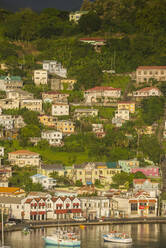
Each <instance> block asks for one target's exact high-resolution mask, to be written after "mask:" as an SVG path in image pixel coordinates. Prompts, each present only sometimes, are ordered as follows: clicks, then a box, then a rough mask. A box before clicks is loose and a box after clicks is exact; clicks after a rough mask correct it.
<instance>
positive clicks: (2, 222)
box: [1, 208, 4, 247]
mask: <svg viewBox="0 0 166 248" xmlns="http://www.w3.org/2000/svg"><path fill="white" fill-rule="evenodd" d="M1 219H2V247H3V246H4V228H3V208H2V209H1Z"/></svg>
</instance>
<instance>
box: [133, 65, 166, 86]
mask: <svg viewBox="0 0 166 248" xmlns="http://www.w3.org/2000/svg"><path fill="white" fill-rule="evenodd" d="M152 79H155V80H157V81H166V66H139V67H138V68H137V69H136V82H137V83H144V82H149V81H150V80H152Z"/></svg>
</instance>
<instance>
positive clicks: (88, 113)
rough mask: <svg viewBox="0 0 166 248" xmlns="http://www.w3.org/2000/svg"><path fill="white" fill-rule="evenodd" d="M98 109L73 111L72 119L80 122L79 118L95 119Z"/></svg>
mask: <svg viewBox="0 0 166 248" xmlns="http://www.w3.org/2000/svg"><path fill="white" fill-rule="evenodd" d="M98 112H99V110H98V109H75V111H74V117H75V118H76V119H77V120H80V119H81V118H87V117H96V116H98Z"/></svg>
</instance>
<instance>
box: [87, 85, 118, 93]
mask: <svg viewBox="0 0 166 248" xmlns="http://www.w3.org/2000/svg"><path fill="white" fill-rule="evenodd" d="M104 90H110V91H112V90H118V91H119V90H121V89H120V88H113V87H110V86H96V87H94V88H91V89H88V90H86V92H88V91H104Z"/></svg>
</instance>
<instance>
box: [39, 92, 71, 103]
mask: <svg viewBox="0 0 166 248" xmlns="http://www.w3.org/2000/svg"><path fill="white" fill-rule="evenodd" d="M68 97H69V94H65V93H60V92H58V91H51V92H43V93H42V99H43V102H50V103H68Z"/></svg>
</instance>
